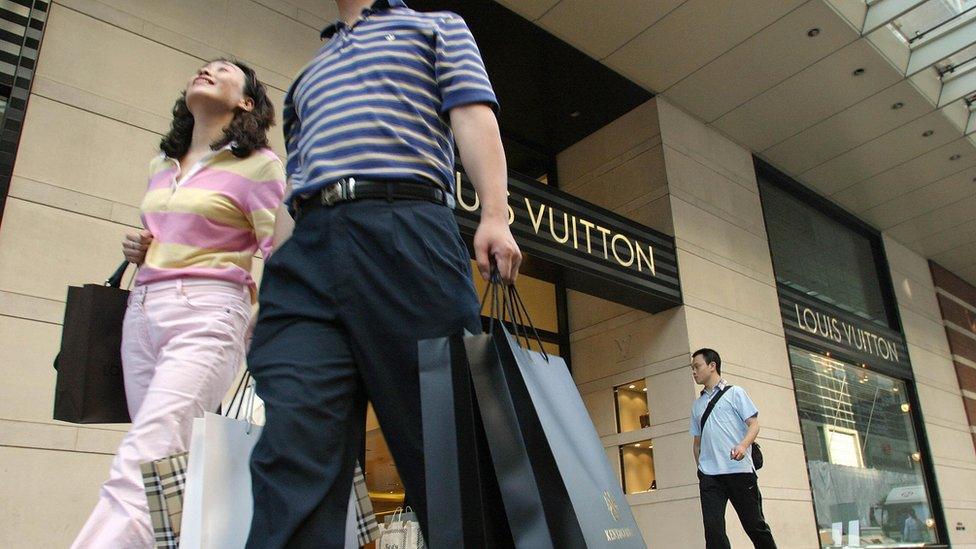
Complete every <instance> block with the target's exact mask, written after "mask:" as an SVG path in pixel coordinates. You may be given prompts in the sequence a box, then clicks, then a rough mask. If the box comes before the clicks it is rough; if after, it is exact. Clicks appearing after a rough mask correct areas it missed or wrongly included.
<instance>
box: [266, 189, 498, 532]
mask: <svg viewBox="0 0 976 549" xmlns="http://www.w3.org/2000/svg"><path fill="white" fill-rule="evenodd" d="M260 302H261V310H260V315H259V317H258V323H257V326H256V328H255V331H254V337H253V341H252V345H251V350H250V353H249V355H248V365H249V368H250V369H251V371H252V373H253V375H254V378H255V380H256V381H257V391H258V395H259V396H260V397H261V398H262V399H264V402H265V407H266V410H265V415H266V425H265V427H264V429H263V431H262V433H261V438H260V439H259V441H258V443H257V446H256V447H255V448H254V453H253V454H252V457H251V474H252V482H253V492H254V519H253V521H252V525H251V532H250V536H249V538H248V543H247V547H249V548H252V549H254V548H281V547H295V548H298V547H308V548H313V547H314V548H331V547H336V548H338V547H342V546H343V541H344V526H345V517H346V509H347V505H348V502H349V494H350V490H351V486H352V474H353V467H354V462H355V460H356V458H357V457H358V455H359V452H360V451H361V447H362V445H363V437H364V429H365V409H366V403H367V399H368V400H369V401H371V402H372V403H373V407H374V409H375V410H376V414H377V417H378V419H379V421H380V425H381V426H382V428H383V434H384V437H385V439H386V441H387V443H388V445H389V447H390V450H391V452H392V453H393V457H394V459H395V461H396V466H397V469H398V471H399V473H400V477H401V479H402V480H403V483H404V487H405V488H406V493H407V497H408V498H409V502H410V505H411V506H412V507H413V510H414V511H416V513H417V515H418V518H419V520H420V522H421V523H422V525H423V527H424V530H426V524H427V504H426V497H425V476H424V465H423V464H424V459H423V440H422V432H421V416H420V396H419V395H420V391H419V381H418V366H417V341H418V340H420V339H426V338H433V337H441V336H444V335H448V334H450V333H456V332H458V331H459V330H461V329H462V328H467V329H469V330H470V331H472V332H478V331H480V329H481V327H480V321H479V310H480V307H479V303H478V298H477V296H476V295H475V291H474V286H473V283H472V280H471V265H470V260H469V256H468V252H467V249H466V248H465V246H464V242H463V241H462V240H461V237H460V234H459V233H458V227H457V223H456V222H455V220H454V215H453V212H451V210H450V209H448V208H446V207H444V206H439V205H436V204H433V203H430V202H423V201H408V200H403V201H391V202H388V201H383V200H360V201H355V202H348V203H342V204H339V205H336V206H334V207H331V208H320V209H316V210H312V211H310V212H309V213H308V214H306V215H304V216H302V217H301V218H300V219H299V220H298V222H297V225H296V227H295V232H294V234H293V236H292V237H291V239H290V240H288V241H287V242H286V243H285V244H284V245H283V246H282V247H281V248H280V249H279V250H278V251H277V252H276V253H275V254H274V255H273V256H272V257H271V259H270V260H269V261H268V263H267V265H266V266H265V270H264V276H263V280H262V284H261V296H260Z"/></svg>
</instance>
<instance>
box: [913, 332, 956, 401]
mask: <svg viewBox="0 0 976 549" xmlns="http://www.w3.org/2000/svg"><path fill="white" fill-rule="evenodd" d="M908 356H909V358H910V359H911V362H912V371H913V372H914V373H915V379H916V381H918V382H919V383H925V384H928V385H932V386H934V387H938V388H940V389H942V390H944V391H952V392H954V391H957V390H958V389H959V378H958V376H957V375H956V368H955V366H953V364H952V359H951V358H949V357H946V356H943V355H939V354H935V353H933V352H932V351H929V350H927V349H923V348H921V347H919V346H918V345H914V344H912V343H909V344H908Z"/></svg>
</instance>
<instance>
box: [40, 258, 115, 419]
mask: <svg viewBox="0 0 976 549" xmlns="http://www.w3.org/2000/svg"><path fill="white" fill-rule="evenodd" d="M127 265H128V263H123V264H122V265H120V266H119V268H118V269H117V270H116V271H115V273H114V274H113V275H112V276H111V277H110V278H109V279H108V280H107V281H105V284H104V285H102V284H85V285H84V286H81V287H78V286H70V287H68V300H67V303H66V304H65V308H64V326H63V329H62V332H61V351H60V352H59V353H58V356H57V358H55V359H54V369H55V370H57V371H58V380H57V385H56V389H55V393H54V419H59V420H61V421H68V422H71V423H128V422H129V421H130V419H129V409H128V406H127V404H126V401H125V387H124V385H123V383H122V353H121V346H122V319H123V317H124V316H125V308H126V302H127V300H128V297H129V292H128V291H127V290H123V289H120V288H119V286H120V285H121V282H122V275H123V274H124V273H125V268H126V266H127Z"/></svg>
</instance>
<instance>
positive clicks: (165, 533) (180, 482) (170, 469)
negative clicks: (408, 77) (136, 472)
mask: <svg viewBox="0 0 976 549" xmlns="http://www.w3.org/2000/svg"><path fill="white" fill-rule="evenodd" d="M186 464H187V453H186V452H183V453H180V454H175V455H172V456H169V457H165V458H162V459H157V460H155V461H150V462H148V463H143V464H142V465H141V466H140V467H141V469H142V482H143V484H144V485H145V486H146V499H148V500H149V517H150V519H152V525H153V537H154V539H155V545H156V548H157V549H164V548H166V549H177V548H178V547H179V544H180V520H181V518H182V515H183V486H184V485H185V484H186Z"/></svg>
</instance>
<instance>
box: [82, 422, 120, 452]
mask: <svg viewBox="0 0 976 549" xmlns="http://www.w3.org/2000/svg"><path fill="white" fill-rule="evenodd" d="M129 427H130V425H129V424H127V423H126V424H119V425H114V426H107V425H98V426H92V427H81V428H79V429H78V443H77V447H76V448H77V450H78V451H79V452H88V453H92V454H108V455H110V456H111V455H115V452H116V450H117V449H118V447H119V444H121V443H122V437H123V436H124V435H125V433H126V432H127V431H128V430H129Z"/></svg>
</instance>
